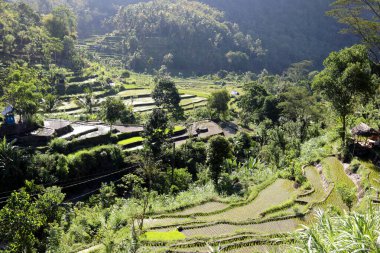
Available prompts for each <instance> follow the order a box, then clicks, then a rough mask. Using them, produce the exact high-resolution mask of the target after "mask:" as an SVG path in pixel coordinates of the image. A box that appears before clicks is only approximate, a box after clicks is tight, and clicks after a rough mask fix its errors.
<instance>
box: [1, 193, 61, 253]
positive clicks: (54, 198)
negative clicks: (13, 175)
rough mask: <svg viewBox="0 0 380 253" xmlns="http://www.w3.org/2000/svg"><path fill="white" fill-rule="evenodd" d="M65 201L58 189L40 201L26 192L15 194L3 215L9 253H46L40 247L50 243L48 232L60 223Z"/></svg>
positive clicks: (8, 201) (4, 237)
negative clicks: (36, 251) (49, 226)
mask: <svg viewBox="0 0 380 253" xmlns="http://www.w3.org/2000/svg"><path fill="white" fill-rule="evenodd" d="M63 199H64V194H62V193H61V191H60V189H59V188H57V187H52V188H47V189H45V190H44V191H43V192H42V193H40V194H38V195H37V197H35V196H32V195H30V194H29V193H28V192H27V191H26V190H25V189H21V190H20V191H19V192H14V193H12V195H11V197H10V198H9V199H8V200H7V203H6V205H5V207H4V208H3V209H1V211H0V236H1V238H2V240H5V242H7V244H8V245H7V250H8V251H9V252H33V251H35V250H37V249H39V250H38V251H44V250H43V249H44V244H43V243H41V244H40V242H43V241H44V240H45V239H46V237H45V236H46V234H45V233H46V231H45V230H44V229H46V228H47V227H48V225H49V223H53V222H56V221H58V220H59V218H60V215H61V212H62V210H61V208H60V207H59V205H60V204H61V203H62V201H63ZM41 232H42V234H41Z"/></svg>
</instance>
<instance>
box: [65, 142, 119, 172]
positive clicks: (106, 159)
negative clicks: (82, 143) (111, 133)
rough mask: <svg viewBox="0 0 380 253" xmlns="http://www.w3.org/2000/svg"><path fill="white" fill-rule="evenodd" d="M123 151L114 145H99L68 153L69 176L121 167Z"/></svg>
mask: <svg viewBox="0 0 380 253" xmlns="http://www.w3.org/2000/svg"><path fill="white" fill-rule="evenodd" d="M124 158H125V156H124V153H123V151H122V150H121V149H120V148H119V147H118V146H116V145H106V146H99V147H95V148H92V149H88V150H82V151H79V152H77V153H75V154H70V155H68V157H67V159H68V165H69V175H70V177H71V178H75V177H81V176H87V175H91V174H94V173H97V172H102V171H107V170H115V169H122V168H123V167H124V165H125V164H124Z"/></svg>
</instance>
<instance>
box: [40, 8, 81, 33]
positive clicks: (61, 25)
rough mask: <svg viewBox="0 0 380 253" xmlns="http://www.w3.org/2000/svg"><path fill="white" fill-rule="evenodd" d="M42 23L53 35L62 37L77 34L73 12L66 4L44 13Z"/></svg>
mask: <svg viewBox="0 0 380 253" xmlns="http://www.w3.org/2000/svg"><path fill="white" fill-rule="evenodd" d="M43 23H44V25H45V27H46V29H47V30H48V31H49V32H50V34H51V35H52V36H53V37H56V38H59V39H61V40H62V39H63V38H64V37H65V36H70V37H73V38H75V37H76V35H77V31H76V27H77V22H76V17H75V14H74V13H73V12H72V11H71V10H70V9H69V8H68V7H66V6H64V5H62V6H59V7H57V8H55V9H54V10H53V12H52V13H51V14H48V15H45V17H44V19H43Z"/></svg>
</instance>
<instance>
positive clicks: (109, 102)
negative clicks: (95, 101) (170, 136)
mask: <svg viewBox="0 0 380 253" xmlns="http://www.w3.org/2000/svg"><path fill="white" fill-rule="evenodd" d="M125 110H126V107H125V104H124V102H123V101H122V100H121V99H117V98H112V97H107V99H106V101H104V102H103V104H102V105H101V109H100V115H101V118H102V119H103V120H104V121H106V122H108V123H109V124H110V128H111V130H112V125H113V124H114V123H115V122H116V121H117V120H120V119H121V118H122V117H123V112H124V111H125Z"/></svg>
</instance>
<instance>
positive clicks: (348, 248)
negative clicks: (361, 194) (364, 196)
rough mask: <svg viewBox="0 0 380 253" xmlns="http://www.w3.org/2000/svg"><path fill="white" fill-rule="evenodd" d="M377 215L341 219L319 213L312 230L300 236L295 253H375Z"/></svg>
mask: <svg viewBox="0 0 380 253" xmlns="http://www.w3.org/2000/svg"><path fill="white" fill-rule="evenodd" d="M379 226H380V214H379V212H378V211H375V210H374V209H372V208H370V209H369V210H368V212H366V213H365V214H359V213H352V214H347V213H345V214H343V215H342V216H336V215H330V214H328V213H326V212H323V211H320V212H318V213H317V221H316V223H315V225H313V226H312V227H308V228H306V230H305V231H303V232H300V233H299V240H298V244H297V247H296V248H295V249H294V250H295V251H296V252H334V251H339V252H344V253H348V252H356V251H362V250H363V249H365V250H366V251H368V252H378V250H379V247H378V245H377V243H376V241H377V240H378V236H379V235H378V228H379Z"/></svg>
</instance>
